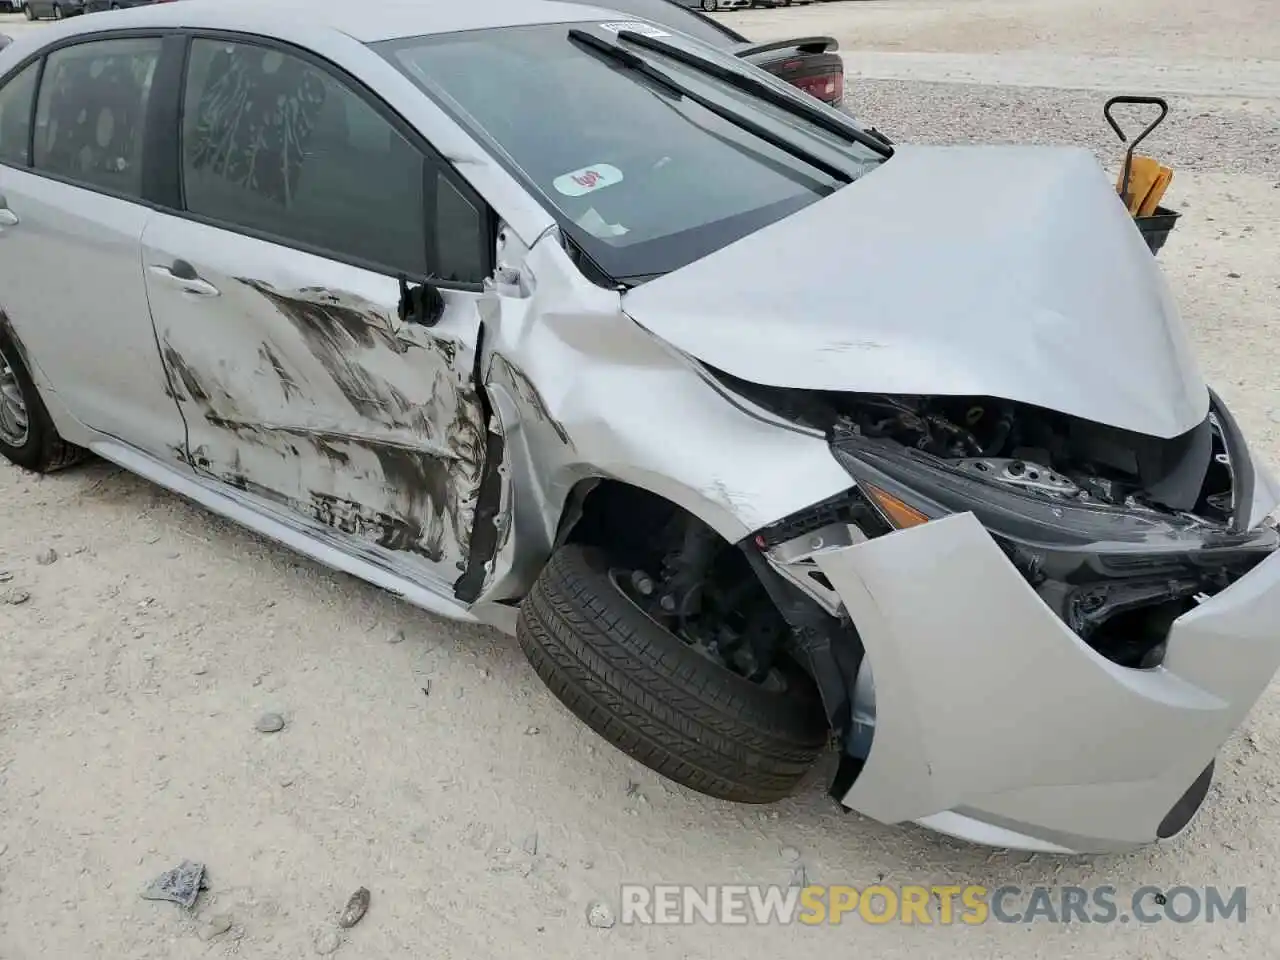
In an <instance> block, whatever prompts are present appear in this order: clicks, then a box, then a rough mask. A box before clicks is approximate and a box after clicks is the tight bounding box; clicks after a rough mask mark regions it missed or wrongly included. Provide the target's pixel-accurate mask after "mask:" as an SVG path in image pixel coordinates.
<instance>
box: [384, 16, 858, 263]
mask: <svg viewBox="0 0 1280 960" xmlns="http://www.w3.org/2000/svg"><path fill="white" fill-rule="evenodd" d="M572 26H580V27H582V28H584V29H587V30H588V31H589V32H592V33H593V34H596V35H598V36H599V37H601V38H603V39H606V40H609V41H610V42H615V41H616V37H615V36H613V35H611V33H610V32H609V30H608V29H607V28H606V29H603V30H602V29H600V26H599V25H597V24H580V25H574V24H555V25H538V26H532V27H512V28H499V29H487V30H475V31H467V32H461V33H452V34H443V35H437V36H428V37H420V38H413V39H409V40H397V41H388V42H386V43H383V44H379V45H377V46H378V47H379V49H380V52H382V53H383V55H384V56H386V57H387V58H388V59H389V60H390V61H391V62H392V63H393V64H395V65H396V66H397V67H398V68H399V69H400V70H402V71H403V72H404V73H405V74H406V75H408V76H409V77H410V78H411V79H413V80H414V81H415V83H417V84H418V85H419V86H420V87H422V88H423V89H424V90H425V91H426V92H427V93H428V94H430V95H432V96H433V97H435V98H436V99H437V100H438V101H439V102H441V103H442V105H443V106H445V107H446V108H447V109H449V110H450V111H451V112H453V113H454V114H455V115H456V116H457V117H458V118H459V119H460V120H461V121H462V122H463V123H465V124H466V125H467V126H469V127H470V128H471V129H472V131H473V133H476V134H477V135H479V136H480V138H481V140H482V141H486V142H488V144H489V145H490V147H491V148H493V150H494V153H495V154H496V155H497V156H498V157H500V158H502V159H504V160H505V161H506V162H507V163H508V164H509V165H510V166H511V167H513V168H514V170H515V172H516V173H517V174H518V175H519V176H521V177H522V178H523V179H524V180H525V182H526V184H527V185H529V186H530V187H531V188H532V189H533V190H534V191H535V192H536V193H537V194H538V195H539V196H540V197H541V198H543V199H544V201H546V202H547V203H548V204H549V206H550V207H551V208H552V209H553V210H554V211H555V212H556V213H557V215H558V217H559V219H560V221H561V224H562V225H563V226H564V227H565V229H566V230H567V232H569V233H570V235H571V236H572V238H573V239H574V241H575V242H576V243H577V244H578V245H579V246H580V247H582V249H583V250H584V252H585V253H586V254H587V255H588V256H589V257H590V258H591V259H592V260H594V261H595V263H596V264H597V265H598V266H599V267H600V268H601V269H602V270H604V272H605V273H606V274H608V275H609V276H611V277H613V278H616V279H622V280H625V279H628V278H638V277H644V276H652V275H655V274H661V273H666V272H669V271H671V270H674V269H677V268H679V267H681V266H683V265H684V264H686V263H689V262H691V261H693V260H696V259H698V258H700V257H702V256H705V255H706V254H708V253H711V252H712V251H714V250H717V249H719V248H721V247H723V246H725V245H726V244H729V243H731V242H733V241H734V240H736V239H738V238H740V237H742V236H745V235H746V234H748V233H751V232H753V231H755V230H758V229H760V228H761V227H763V226H765V225H766V224H769V223H772V222H774V221H776V220H779V219H781V218H782V217H785V216H788V215H789V214H791V213H794V212H795V211H797V210H799V209H801V208H803V207H805V206H807V205H809V204H810V203H813V202H814V201H815V200H818V199H819V198H821V197H823V196H826V195H827V194H829V193H831V192H832V191H833V190H835V189H837V188H838V187H839V186H842V185H843V180H841V179H837V178H836V177H835V176H833V175H832V174H830V173H829V172H827V170H825V169H823V167H821V166H815V165H814V164H813V163H810V162H807V160H806V159H804V158H803V157H797V156H795V155H794V154H793V152H792V151H789V150H783V149H780V148H779V147H777V146H774V145H772V144H771V143H769V142H768V140H767V139H765V138H763V137H761V136H758V135H756V134H755V133H752V132H750V131H749V130H747V129H744V127H743V126H741V125H739V123H738V122H730V121H729V120H725V119H723V118H722V117H720V116H717V115H716V113H715V112H713V111H712V110H709V109H707V108H706V107H704V106H700V105H699V104H698V103H696V102H694V101H693V100H692V99H690V98H689V97H685V96H681V95H680V94H679V93H676V92H674V91H672V90H670V89H669V88H668V87H666V86H664V85H662V84H660V83H656V82H654V81H653V80H651V79H649V78H647V77H645V76H644V75H643V74H641V73H640V72H638V71H636V70H633V69H631V68H629V67H627V66H626V65H625V64H623V63H620V62H618V61H616V60H614V59H612V58H610V57H608V56H607V55H604V54H602V53H600V52H599V51H596V50H592V49H590V48H589V47H587V46H585V45H583V44H581V43H578V42H575V41H573V40H571V39H570V37H569V29H570V27H572ZM685 42H686V43H688V44H692V43H693V41H685ZM630 50H631V51H632V52H634V53H636V54H639V55H641V56H643V57H644V58H645V59H646V60H647V61H649V62H650V63H652V64H654V65H655V66H657V67H659V68H660V69H661V70H663V71H664V72H666V73H668V74H670V75H671V76H672V77H673V78H675V79H677V80H679V81H680V82H681V83H682V84H685V83H687V85H688V86H689V87H690V88H694V87H695V86H696V87H697V89H698V90H699V93H700V94H701V95H708V94H709V95H710V96H712V97H713V98H714V99H715V100H716V102H717V103H722V104H725V105H728V106H729V107H730V108H731V109H732V110H734V111H736V112H739V113H742V114H743V115H745V116H747V117H749V118H750V121H751V122H755V123H759V124H761V125H765V126H769V127H770V128H771V129H775V130H776V131H777V132H778V135H780V136H782V137H785V138H788V139H789V140H795V141H796V142H798V143H800V144H801V145H802V147H803V145H804V144H806V143H809V144H810V145H811V146H812V147H813V148H815V149H816V150H818V151H820V152H821V151H824V150H825V151H827V153H828V154H830V153H831V152H832V151H833V150H838V151H840V155H841V156H842V158H843V160H844V163H845V165H847V166H849V167H850V168H851V169H852V170H854V171H858V170H859V169H860V168H862V167H866V168H869V167H870V166H873V165H874V164H876V163H878V162H879V161H880V160H881V159H882V158H881V157H880V155H878V154H876V153H875V152H874V151H872V150H870V149H869V148H867V147H864V146H862V145H859V144H845V143H837V139H836V138H833V137H831V136H830V135H826V136H825V137H824V136H820V135H818V134H815V133H814V132H813V131H812V130H809V131H808V132H801V130H802V128H803V127H805V126H806V125H807V124H806V121H804V120H803V119H796V120H788V119H787V118H786V117H785V111H783V110H781V109H779V108H777V107H774V106H770V105H767V104H764V103H762V102H761V101H760V100H759V99H758V98H756V97H754V96H752V95H751V94H749V93H744V92H741V91H738V90H734V89H733V88H732V87H730V86H729V85H728V84H725V83H723V82H721V81H718V80H715V79H713V78H710V77H708V76H706V75H705V74H702V73H701V72H699V71H696V70H691V69H690V68H688V67H683V66H681V65H680V64H679V63H678V62H676V61H675V60H673V59H670V58H668V57H665V56H663V55H661V54H657V53H653V52H650V51H646V50H640V49H638V48H635V47H631V48H630ZM708 54H709V55H711V54H710V51H708ZM704 91H705V92H706V93H703V92H704ZM749 125H750V123H748V126H749ZM810 126H811V125H810ZM806 138H808V139H806ZM800 152H801V153H802V154H803V152H804V151H803V148H802V149H801V151H800ZM828 169H829V167H828Z"/></svg>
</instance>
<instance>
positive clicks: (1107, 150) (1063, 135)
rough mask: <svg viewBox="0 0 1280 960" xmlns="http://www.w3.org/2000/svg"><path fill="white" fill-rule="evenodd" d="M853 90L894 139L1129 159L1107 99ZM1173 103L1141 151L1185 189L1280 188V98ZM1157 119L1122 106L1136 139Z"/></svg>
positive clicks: (852, 104)
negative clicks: (1218, 184) (1256, 183)
mask: <svg viewBox="0 0 1280 960" xmlns="http://www.w3.org/2000/svg"><path fill="white" fill-rule="evenodd" d="M849 83H850V88H849V92H848V94H847V96H846V98H845V103H846V106H847V107H848V108H849V110H850V111H851V112H852V113H853V114H854V116H856V117H858V119H859V120H862V121H863V122H864V123H868V124H870V125H872V126H874V127H876V128H877V129H878V130H882V131H883V132H885V133H887V134H888V135H889V136H890V137H892V138H893V139H895V140H901V141H904V142H914V143H1047V144H1061V145H1067V146H1081V147H1089V148H1090V149H1092V150H1094V152H1095V153H1096V154H1097V156H1098V159H1099V161H1100V162H1101V163H1102V164H1103V165H1104V166H1106V167H1107V168H1108V169H1110V170H1118V169H1119V166H1120V162H1121V160H1122V159H1123V157H1124V149H1125V148H1124V147H1123V146H1122V145H1121V144H1120V141H1119V140H1118V139H1117V138H1116V135H1115V133H1114V132H1113V131H1112V130H1111V128H1110V127H1109V126H1108V125H1107V122H1106V120H1104V119H1103V116H1102V106H1103V104H1104V103H1105V102H1106V100H1107V95H1106V94H1099V93H1095V92H1092V91H1082V90H1060V89H1053V88H1046V87H1008V86H991V85H987V84H981V85H979V84H961V83H929V84H921V83H912V82H909V81H903V80H865V79H856V80H850V81H849ZM922 94H923V95H922ZM1167 99H1168V102H1169V116H1168V117H1167V118H1166V120H1165V122H1164V123H1163V124H1161V125H1160V126H1159V127H1158V128H1157V129H1156V131H1155V132H1154V133H1152V134H1151V136H1150V137H1148V138H1147V139H1146V140H1144V141H1143V142H1142V146H1141V148H1140V149H1141V151H1142V152H1146V153H1149V154H1150V155H1152V156H1157V157H1159V158H1160V159H1161V160H1162V161H1163V162H1164V163H1166V164H1168V165H1170V166H1172V167H1173V168H1174V171H1175V183H1178V184H1179V186H1181V182H1182V178H1183V177H1184V176H1185V175H1186V174H1189V173H1201V172H1224V173H1229V174H1246V175H1249V176H1254V177H1258V178H1267V177H1275V178H1277V180H1280V165H1278V164H1277V158H1280V100H1274V101H1270V102H1262V103H1258V104H1252V105H1241V104H1240V102H1239V101H1222V100H1206V99H1199V98H1189V97H1170V98H1167ZM1125 111H1129V112H1128V113H1126V112H1125ZM1157 113H1158V111H1157V110H1156V108H1154V107H1126V106H1121V107H1117V108H1116V116H1117V119H1118V120H1119V121H1120V122H1121V128H1122V129H1123V130H1125V132H1126V133H1128V134H1130V135H1131V136H1132V135H1133V134H1134V133H1136V132H1139V131H1141V130H1142V128H1143V127H1144V126H1145V125H1146V123H1147V122H1149V120H1150V119H1152V118H1154V116H1155V115H1156V114H1157ZM1170 196H1172V194H1171V195H1170Z"/></svg>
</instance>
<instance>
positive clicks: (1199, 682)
mask: <svg viewBox="0 0 1280 960" xmlns="http://www.w3.org/2000/svg"><path fill="white" fill-rule="evenodd" d="M814 559H815V560H816V562H817V564H818V567H819V568H820V569H821V571H822V573H823V574H825V575H826V577H827V579H828V580H829V581H830V583H831V584H832V586H833V587H834V588H835V591H836V592H837V593H838V594H839V596H840V598H841V600H842V601H843V603H844V605H845V607H846V609H847V611H848V613H849V615H850V617H851V618H852V620H853V622H854V623H855V624H856V625H857V629H858V634H859V636H860V638H861V640H862V643H863V646H864V649H865V655H866V659H865V663H866V664H869V665H870V668H871V669H872V671H873V678H874V689H875V721H874V722H875V726H874V738H873V740H872V745H871V749H870V752H869V754H868V756H867V757H866V761H865V764H864V765H863V766H862V769H861V771H860V772H859V774H858V776H857V777H856V779H855V780H854V781H853V784H852V786H851V787H849V789H848V790H847V792H845V793H844V796H843V798H842V802H843V803H844V804H845V806H847V807H850V808H852V809H855V810H858V811H859V812H861V813H864V814H866V815H867V816H870V817H872V818H873V819H876V820H879V821H881V822H884V823H898V822H903V821H916V822H918V823H920V824H921V825H923V826H926V827H929V828H931V829H934V830H938V831H940V832H943V833H947V834H951V835H954V836H957V837H960V838H963V839H966V840H970V841H974V842H978V843H984V844H991V845H995V846H1002V847H1014V848H1020V849H1028V850H1043V851H1050V852H1062V853H1086V852H1111V851H1123V850H1127V849H1131V848H1133V847H1136V846H1139V845H1142V844H1144V843H1148V842H1151V841H1155V840H1158V839H1164V838H1166V837H1168V836H1171V835H1173V834H1175V833H1177V832H1179V831H1180V830H1181V829H1182V828H1183V827H1184V826H1185V825H1186V824H1187V823H1188V822H1189V821H1190V819H1191V817H1192V816H1193V815H1194V813H1195V811H1196V809H1197V808H1198V807H1199V805H1200V802H1201V801H1202V800H1203V799H1204V796H1205V794H1206V793H1207V792H1208V785H1209V777H1210V775H1211V764H1212V761H1213V758H1214V756H1215V754H1216V753H1217V751H1218V749H1219V747H1220V746H1221V745H1222V743H1223V742H1224V741H1225V740H1226V739H1227V737H1228V736H1229V735H1230V734H1231V732H1232V731H1233V730H1234V729H1235V728H1236V727H1237V726H1238V725H1239V724H1240V723H1241V721H1242V720H1243V719H1244V717H1245V716H1246V714H1247V713H1248V712H1249V710H1250V708H1251V707H1252V706H1253V704H1254V703H1255V702H1256V701H1257V699H1258V698H1259V696H1261V694H1262V693H1263V691H1264V690H1265V689H1266V687H1267V685H1268V683H1269V682H1270V680H1271V677H1272V675H1273V674H1274V673H1275V672H1276V670H1277V668H1280V554H1273V555H1271V556H1270V557H1268V558H1267V559H1266V560H1264V561H1262V562H1261V563H1260V564H1258V565H1257V566H1256V567H1255V568H1254V569H1252V570H1251V571H1250V572H1248V573H1247V574H1245V575H1244V576H1243V577H1242V578H1241V579H1240V580H1238V581H1237V582H1236V583H1234V584H1233V585H1231V586H1230V587H1228V588H1227V589H1225V590H1223V591H1222V592H1221V593H1218V594H1217V595H1216V596H1214V597H1212V598H1211V599H1208V600H1206V601H1205V602H1203V603H1201V604H1200V605H1199V606H1197V607H1196V608H1194V609H1193V610H1191V611H1190V612H1188V613H1185V614H1184V615H1182V616H1181V617H1179V618H1178V619H1177V620H1175V621H1174V622H1173V626H1172V628H1171V629H1170V631H1169V634H1168V640H1167V647H1166V653H1165V656H1164V659H1163V663H1162V664H1161V666H1159V667H1156V668H1153V669H1142V670H1140V669H1133V668H1128V667H1121V666H1118V665H1117V664H1115V663H1112V662H1111V661H1110V660H1107V659H1106V658H1105V657H1103V656H1102V655H1101V654H1099V653H1097V652H1096V651H1094V650H1093V649H1092V648H1090V647H1089V646H1088V645H1086V644H1085V642H1084V641H1082V640H1081V639H1080V638H1079V637H1078V636H1077V635H1076V634H1075V633H1073V632H1072V631H1071V630H1070V629H1068V628H1067V626H1066V625H1065V624H1064V623H1063V622H1062V621H1061V620H1060V619H1059V618H1058V617H1057V616H1055V615H1054V613H1053V612H1052V611H1051V610H1050V608H1049V607H1048V606H1047V605H1046V604H1045V602H1044V601H1043V600H1042V599H1041V598H1040V597H1039V596H1038V595H1037V594H1036V593H1035V591H1034V590H1032V588H1031V587H1030V586H1029V585H1028V584H1027V582H1026V580H1025V579H1024V578H1023V576H1022V575H1021V574H1020V573H1019V572H1018V571H1017V569H1016V568H1015V567H1014V566H1013V564H1012V563H1011V562H1010V561H1009V559H1008V558H1007V557H1006V555H1005V554H1004V553H1003V552H1002V551H1001V550H1000V548H999V547H998V546H997V545H996V543H995V541H994V540H993V539H992V538H991V537H990V535H989V534H988V533H987V532H986V530H985V529H984V528H983V527H982V525H981V524H980V523H979V522H978V521H977V520H976V519H975V518H974V516H973V515H972V514H955V515H951V516H947V517H944V518H942V519H938V520H934V521H932V522H929V523H926V524H923V525H921V526H918V527H913V528H911V529H906V530H902V531H899V532H897V533H894V534H892V535H890V536H884V537H879V538H876V539H873V540H869V541H865V542H861V543H855V544H853V545H851V546H844V547H840V548H838V549H831V550H827V551H822V552H819V553H817V554H815V555H814Z"/></svg>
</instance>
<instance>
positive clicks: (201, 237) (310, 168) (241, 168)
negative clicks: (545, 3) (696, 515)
mask: <svg viewBox="0 0 1280 960" xmlns="http://www.w3.org/2000/svg"><path fill="white" fill-rule="evenodd" d="M279 118H283V122H276V121H277V120H278V119H279ZM181 157H182V174H183V184H184V195H185V207H186V210H185V211H184V212H183V213H182V214H177V215H160V216H157V217H156V218H155V219H154V220H153V221H152V222H151V223H150V224H149V225H148V227H147V230H146V232H145V233H144V235H143V264H144V268H145V272H146V282H147V289H148V294H149V296H150V301H151V309H152V315H153V318H154V321H155V327H156V336H157V340H158V343H159V346H160V351H161V355H162V357H163V361H164V365H165V368H166V371H167V372H168V375H169V378H170V387H171V390H172V392H173V395H174V397H175V399H176V401H177V403H178V405H179V407H180V409H181V411H182V413H183V417H184V419H185V421H186V426H187V457H188V459H189V462H190V464H191V466H192V467H194V468H195V469H196V470H197V471H199V472H201V473H203V474H205V475H207V476H209V477H212V478H215V479H217V480H219V481H222V482H224V483H226V484H229V485H231V486H232V487H235V488H238V489H239V490H240V491H242V492H243V495H245V496H248V497H250V498H252V499H253V500H255V501H256V503H257V504H258V505H259V506H265V507H266V508H267V509H270V510H272V511H273V512H277V513H280V512H284V513H285V514H286V517H287V519H289V520H291V521H293V522H297V523H300V524H302V525H304V526H305V527H307V528H309V529H312V530H313V531H314V532H319V533H321V534H322V535H324V536H328V537H334V538H338V539H340V540H342V541H344V546H346V547H347V548H348V549H355V550H357V551H359V552H360V553H361V554H363V555H365V556H367V557H369V558H371V559H373V560H375V561H376V562H379V563H381V564H383V565H386V566H390V567H394V568H397V569H398V570H400V571H401V572H402V573H404V574H405V575H408V576H411V577H414V578H415V579H418V580H420V581H423V582H426V583H428V584H430V583H432V582H433V581H434V582H437V583H439V584H440V585H441V586H444V585H445V584H446V583H452V582H453V581H454V580H456V578H457V577H458V576H459V573H460V572H461V571H462V570H464V569H465V566H466V559H467V553H468V546H469V540H470V532H471V518H472V514H473V510H474V503H475V498H476V494H477V490H478V487H479V480H480V474H481V468H482V465H483V457H484V431H485V422H484V417H483V412H482V408H481V405H480V402H479V398H478V396H477V393H476V391H475V388H474V384H473V370H474V366H475V351H476V346H477V338H478V333H479V326H480V324H479V316H478V313H477V310H476V300H477V299H478V286H479V285H478V284H474V286H475V288H476V289H475V290H472V289H470V287H471V286H472V284H470V283H469V281H470V280H471V278H472V276H473V275H474V274H475V273H476V272H477V271H479V270H481V269H483V268H482V266H481V260H480V252H481V251H482V250H483V235H484V222H485V221H484V217H483V214H482V211H483V204H482V203H480V202H479V201H478V199H476V198H474V197H473V196H471V195H469V194H467V193H466V192H465V190H464V188H462V187H460V186H458V185H455V182H454V181H453V180H452V179H451V177H450V172H449V171H448V170H447V169H446V168H445V167H443V165H441V164H439V163H438V161H436V160H435V159H434V158H431V157H428V156H427V155H426V153H424V151H423V150H421V149H419V147H418V146H415V145H414V144H413V143H411V142H410V141H409V139H408V136H407V135H406V133H405V132H402V130H401V129H397V127H396V126H395V125H394V124H393V123H392V122H391V121H390V120H389V119H388V118H387V116H385V115H384V114H383V113H382V112H380V111H379V110H378V108H377V106H376V104H373V103H371V102H370V101H368V100H366V99H363V98H362V96H361V95H358V94H357V93H356V92H354V91H353V90H351V89H350V88H349V87H347V86H345V85H344V84H343V83H341V82H339V81H338V80H336V79H335V78H334V77H333V76H332V75H330V74H329V73H327V72H326V71H325V70H322V69H320V68H318V67H317V66H316V65H315V64H313V63H312V62H311V61H309V60H303V59H301V58H297V57H294V56H292V55H289V54H284V53H281V52H279V51H276V50H272V49H270V48H269V47H265V46H260V45H258V44H252V43H245V44H238V43H227V42H226V41H223V40H212V39H211V40H203V39H196V40H195V41H194V43H193V46H192V51H191V58H190V66H189V78H188V84H187V93H186V103H185V115H184V121H183V131H182V147H181ZM372 185H376V188H374V187H373V186H372ZM442 237H443V242H442V240H441V238H442ZM428 273H433V274H434V275H435V276H437V277H445V278H453V279H445V280H442V281H441V283H440V285H439V287H438V288H435V289H439V291H440V293H441V295H442V298H443V310H442V311H441V312H438V313H437V314H431V315H427V316H425V317H424V319H425V320H426V321H427V322H426V323H422V322H414V320H415V318H414V317H413V316H412V315H409V316H406V317H402V316H401V311H400V304H401V300H402V294H403V291H405V290H406V289H407V287H406V279H408V280H409V283H410V284H411V285H412V284H420V283H421V282H422V280H423V278H424V277H425V276H426V275H427V274H428ZM459 278H461V279H459ZM476 279H478V277H476Z"/></svg>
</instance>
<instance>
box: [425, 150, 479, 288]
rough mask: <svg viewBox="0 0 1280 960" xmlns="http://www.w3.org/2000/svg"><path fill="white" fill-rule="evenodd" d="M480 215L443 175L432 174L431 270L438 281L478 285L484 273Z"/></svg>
mask: <svg viewBox="0 0 1280 960" xmlns="http://www.w3.org/2000/svg"><path fill="white" fill-rule="evenodd" d="M484 224H485V221H484V214H483V213H482V212H481V211H479V210H477V209H476V208H475V207H474V206H472V204H471V201H470V200H468V199H467V198H466V197H464V196H463V195H462V194H461V193H460V192H459V191H458V188H457V187H455V186H454V185H453V184H452V183H450V182H449V178H448V177H446V176H445V175H444V174H441V173H437V174H436V217H435V246H434V249H435V251H436V260H437V262H436V264H435V269H434V271H433V273H434V275H435V277H436V279H438V280H453V281H456V282H462V283H479V282H480V281H481V280H483V279H484V275H485V273H486V272H487V269H488V267H487V262H488V257H487V246H488V235H487V234H486V232H485V229H484Z"/></svg>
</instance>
